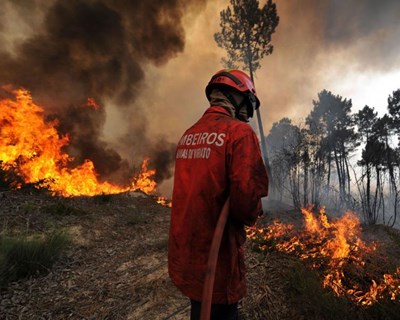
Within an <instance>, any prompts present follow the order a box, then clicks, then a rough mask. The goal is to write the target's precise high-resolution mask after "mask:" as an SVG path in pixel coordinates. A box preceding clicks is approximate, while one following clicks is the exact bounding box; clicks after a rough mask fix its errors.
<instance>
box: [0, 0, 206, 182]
mask: <svg viewBox="0 0 400 320" xmlns="http://www.w3.org/2000/svg"><path fill="white" fill-rule="evenodd" d="M205 1H206V0H190V1H187V0H147V1H141V0H136V1H124V0H97V1H96V0H71V1H63V0H58V1H42V0H24V1H11V0H9V1H3V2H2V4H0V9H3V10H1V12H2V15H3V17H4V16H5V14H6V13H4V10H9V11H10V12H11V10H12V11H13V14H16V15H19V17H20V19H21V21H25V22H24V23H25V24H27V25H29V26H30V27H31V30H30V34H29V35H26V39H23V40H20V41H19V42H18V43H17V44H16V45H15V44H14V46H13V47H12V48H11V49H10V48H3V50H2V51H0V83H1V84H12V85H13V86H15V87H19V86H22V87H24V88H27V89H28V90H30V91H31V92H32V95H33V98H34V99H35V101H37V102H38V103H40V104H41V105H42V106H44V107H45V108H46V109H47V112H48V113H49V114H52V116H55V117H57V118H59V119H60V130H61V133H63V134H65V133H69V134H70V136H71V144H70V146H69V150H68V151H69V152H71V153H72V155H73V156H75V158H76V161H77V162H82V161H83V160H84V159H91V160H93V162H94V163H95V166H96V168H97V170H98V171H99V173H100V174H102V175H103V176H110V175H112V174H113V172H116V171H118V170H119V169H120V168H123V169H124V170H125V169H126V167H127V162H126V160H124V159H123V157H122V156H121V155H120V154H119V153H118V152H116V151H115V150H113V149H112V148H111V147H110V146H109V145H107V143H105V141H104V140H103V139H102V136H101V134H102V129H103V125H104V123H105V120H106V113H105V111H104V109H101V108H100V110H99V111H97V112H95V111H94V110H93V109H90V108H83V107H82V105H84V104H85V101H86V99H87V98H94V99H95V100H96V102H97V103H98V104H99V105H100V106H104V103H105V102H106V101H113V103H114V104H115V105H117V106H119V107H121V108H123V110H124V112H125V113H126V116H127V118H130V119H131V120H132V121H130V127H129V128H128V133H129V136H130V141H132V140H135V141H136V142H135V143H132V142H131V143H129V144H128V143H126V145H125V147H127V145H132V144H133V145H138V144H147V145H144V146H143V145H141V148H140V149H141V150H139V151H140V152H138V151H137V150H135V153H134V154H133V152H131V153H130V155H131V156H133V157H135V158H136V159H135V160H136V161H140V160H141V159H143V157H144V156H145V155H147V153H153V155H154V153H155V152H154V150H155V148H154V147H153V144H154V141H153V139H152V138H151V137H150V133H149V132H147V131H146V130H143V128H145V127H146V121H147V119H146V117H145V111H144V110H142V108H141V107H140V106H137V105H135V104H134V103H135V99H136V97H137V96H138V95H139V94H140V90H141V88H142V85H143V81H144V69H143V68H144V67H145V65H146V64H149V63H151V64H155V65H160V64H163V63H165V62H167V61H168V60H169V59H170V58H171V57H174V56H176V55H177V54H178V53H180V52H182V51H183V49H184V36H185V34H184V30H183V27H182V25H181V19H182V16H183V14H184V12H185V10H188V9H190V5H194V4H196V5H199V4H200V5H201V4H203V3H205ZM30 12H31V13H32V14H31V15H30ZM33 13H37V15H40V16H41V17H42V21H41V22H40V23H38V19H36V18H34V17H35V15H34V14H33ZM30 16H31V17H33V18H31V19H30V18H29V17H30ZM0 17H1V15H0ZM25 17H28V20H26V19H25ZM23 19H25V20H23ZM1 20H3V19H1ZM0 28H1V30H2V31H3V32H2V33H1V37H5V36H6V35H5V31H6V30H7V31H8V29H9V26H6V25H5V23H1V24H0ZM7 28H8V29H7ZM158 146H159V147H161V146H166V147H165V148H164V147H162V148H161V149H160V148H157V150H158V152H159V154H156V155H155V156H156V160H154V164H155V165H159V166H160V167H161V170H162V172H160V173H159V178H160V179H162V178H164V177H167V176H168V174H167V173H166V172H168V169H169V166H170V163H171V158H170V156H169V152H170V151H171V150H170V147H169V146H168V144H165V143H164V144H159V145H158ZM137 149H138V148H137ZM161 158H163V159H165V161H161V160H160V159H161ZM157 159H158V160H157ZM156 169H158V168H156Z"/></svg>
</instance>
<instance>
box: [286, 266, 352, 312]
mask: <svg viewBox="0 0 400 320" xmlns="http://www.w3.org/2000/svg"><path fill="white" fill-rule="evenodd" d="M291 271H292V272H291V273H290V274H289V282H288V285H289V292H290V293H291V299H292V300H293V302H294V303H295V304H296V305H298V306H299V307H300V310H302V313H303V316H304V317H305V318H306V319H307V318H312V319H329V320H330V319H331V320H336V319H354V318H355V317H353V316H351V314H352V312H353V311H352V304H351V303H350V302H349V301H348V300H346V299H344V298H341V297H337V296H335V295H334V294H333V292H331V291H330V290H327V289H324V288H322V287H321V282H320V279H319V276H318V274H317V273H316V272H315V271H312V270H310V269H308V268H307V267H306V266H304V265H303V264H302V263H300V262H299V263H297V264H295V265H294V266H293V269H292V270H291Z"/></svg>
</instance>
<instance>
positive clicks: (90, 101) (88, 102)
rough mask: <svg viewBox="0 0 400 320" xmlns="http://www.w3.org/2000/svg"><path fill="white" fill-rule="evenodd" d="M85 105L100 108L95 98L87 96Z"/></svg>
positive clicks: (95, 108)
mask: <svg viewBox="0 0 400 320" xmlns="http://www.w3.org/2000/svg"><path fill="white" fill-rule="evenodd" d="M83 107H89V108H92V109H94V110H99V109H100V106H99V105H98V104H97V102H96V100H95V99H94V98H87V100H86V103H85V104H84V105H83Z"/></svg>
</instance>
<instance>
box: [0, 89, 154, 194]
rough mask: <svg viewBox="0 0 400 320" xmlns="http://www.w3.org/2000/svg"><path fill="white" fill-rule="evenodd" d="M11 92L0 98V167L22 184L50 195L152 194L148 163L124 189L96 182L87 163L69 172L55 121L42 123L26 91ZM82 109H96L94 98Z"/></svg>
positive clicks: (41, 115)
mask: <svg viewBox="0 0 400 320" xmlns="http://www.w3.org/2000/svg"><path fill="white" fill-rule="evenodd" d="M12 93H13V94H14V95H15V100H14V99H2V100H0V111H1V113H0V124H1V126H0V138H1V139H0V168H2V169H3V170H13V171H14V172H16V173H17V174H18V175H19V176H20V177H21V178H22V179H23V181H24V182H25V183H34V184H36V185H37V186H38V187H43V188H47V189H48V190H50V191H51V192H52V194H53V195H61V196H82V195H83V196H94V195H99V194H116V193H121V192H126V191H136V190H141V191H143V192H144V193H146V194H152V193H154V192H155V189H156V186H157V184H156V182H155V181H154V179H153V177H154V175H155V173H156V171H155V170H149V169H148V168H147V166H148V161H149V159H145V160H144V161H143V164H142V168H141V172H140V173H139V175H138V176H137V177H133V178H132V179H131V181H132V184H131V185H127V186H118V185H115V184H112V183H109V182H107V181H105V182H100V181H99V180H98V175H97V173H96V170H95V167H94V164H93V162H92V161H91V160H86V161H85V162H84V163H83V164H81V165H79V166H76V167H74V168H71V162H72V160H73V158H72V157H70V156H69V155H68V154H67V153H65V152H64V151H63V150H62V149H63V147H65V146H67V145H68V142H69V137H68V136H63V137H60V136H59V134H58V132H57V125H58V122H57V121H56V120H55V121H45V119H44V111H43V108H42V107H41V106H39V105H37V104H35V103H34V102H33V101H32V98H31V96H30V94H29V92H28V91H26V90H23V89H19V90H13V91H12ZM88 106H90V107H92V108H97V107H98V106H97V104H96V103H95V101H94V99H88ZM15 187H18V186H15Z"/></svg>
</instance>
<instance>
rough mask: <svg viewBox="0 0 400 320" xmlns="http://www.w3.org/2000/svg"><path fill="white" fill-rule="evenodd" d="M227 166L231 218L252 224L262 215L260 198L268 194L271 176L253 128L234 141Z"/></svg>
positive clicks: (241, 222)
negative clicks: (269, 176) (267, 170)
mask: <svg viewBox="0 0 400 320" xmlns="http://www.w3.org/2000/svg"><path fill="white" fill-rule="evenodd" d="M231 152H232V154H231V155H230V163H229V164H228V168H229V169H228V176H229V184H230V208H231V209H230V215H231V218H232V219H233V220H235V221H236V222H237V223H240V224H245V225H248V226H251V225H253V224H254V223H255V222H256V220H257V217H258V216H260V215H261V214H262V209H261V197H265V196H267V195H268V176H267V172H266V168H265V165H264V162H263V160H262V157H261V152H260V147H259V142H258V139H257V136H256V135H255V133H254V132H253V130H252V129H251V128H249V130H248V132H247V133H246V134H245V135H244V136H242V137H241V138H239V139H237V140H235V141H233V143H232V149H231Z"/></svg>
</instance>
